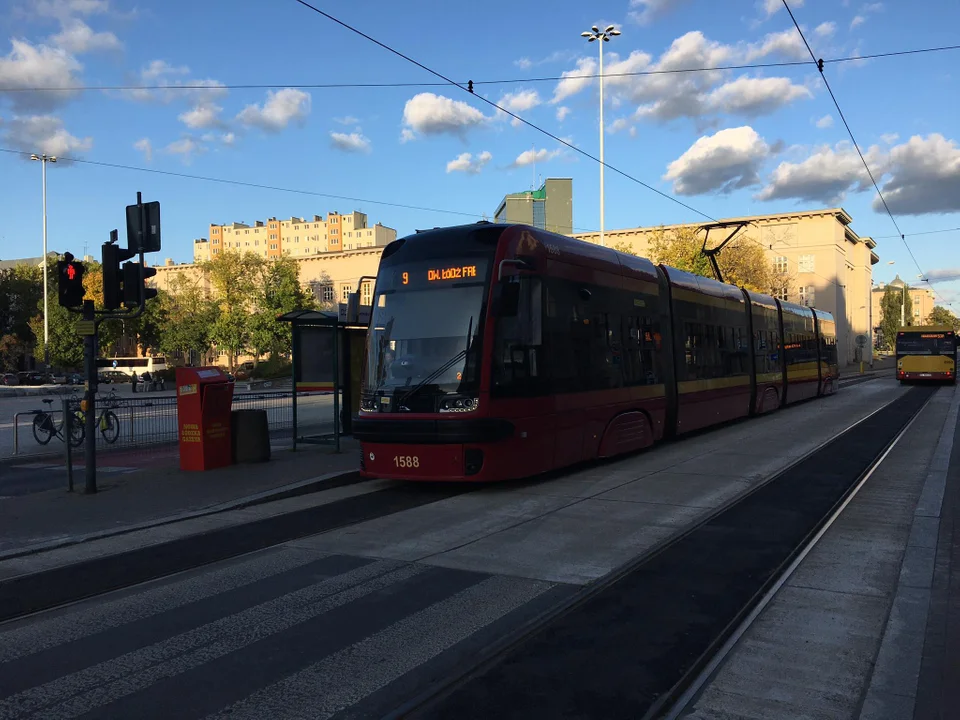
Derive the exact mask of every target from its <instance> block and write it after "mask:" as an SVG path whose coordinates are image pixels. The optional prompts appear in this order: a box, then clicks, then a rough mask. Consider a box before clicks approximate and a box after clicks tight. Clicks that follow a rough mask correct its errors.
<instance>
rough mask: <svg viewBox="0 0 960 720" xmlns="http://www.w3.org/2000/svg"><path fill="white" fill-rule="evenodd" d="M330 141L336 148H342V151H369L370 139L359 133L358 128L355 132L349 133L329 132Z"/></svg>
mask: <svg viewBox="0 0 960 720" xmlns="http://www.w3.org/2000/svg"><path fill="white" fill-rule="evenodd" d="M330 143H331V144H332V145H333V146H334V147H335V148H337V149H338V150H343V151H344V152H355V153H368V152H370V139H369V138H367V137H365V136H364V135H363V134H361V133H360V131H359V129H358V130H357V132H352V133H350V134H349V135H348V134H347V133H338V132H331V133H330Z"/></svg>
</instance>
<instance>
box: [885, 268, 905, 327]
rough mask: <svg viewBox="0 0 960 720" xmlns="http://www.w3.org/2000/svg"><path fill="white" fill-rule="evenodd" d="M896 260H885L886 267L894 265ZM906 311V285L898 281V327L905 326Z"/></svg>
mask: <svg viewBox="0 0 960 720" xmlns="http://www.w3.org/2000/svg"><path fill="white" fill-rule="evenodd" d="M896 264H897V261H896V260H887V265H896ZM906 310H907V284H906V283H905V282H904V281H903V280H901V281H900V327H903V326H905V325H906V324H907V321H906V318H905V316H904V314H905V312H906Z"/></svg>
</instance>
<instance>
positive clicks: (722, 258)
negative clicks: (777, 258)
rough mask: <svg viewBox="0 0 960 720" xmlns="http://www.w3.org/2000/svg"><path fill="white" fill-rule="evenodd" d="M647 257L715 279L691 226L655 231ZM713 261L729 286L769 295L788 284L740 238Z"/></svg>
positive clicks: (751, 244)
mask: <svg viewBox="0 0 960 720" xmlns="http://www.w3.org/2000/svg"><path fill="white" fill-rule="evenodd" d="M614 247H615V248H616V249H620V248H619V247H617V246H614ZM630 252H632V250H631V251H630ZM650 256H651V259H652V260H653V261H654V262H656V263H663V264H664V265H669V266H671V267H675V268H677V269H678V270H685V271H686V272H690V273H693V274H695V275H702V276H703V277H710V278H712V277H714V272H713V266H712V265H711V264H710V260H709V259H708V258H707V256H706V255H704V254H703V236H702V235H701V234H700V233H698V232H697V229H696V228H693V227H678V228H671V229H670V230H666V229H664V228H662V227H661V228H657V229H656V230H654V232H653V234H652V236H651V238H650ZM716 258H717V265H719V266H720V273H721V275H723V280H724V282H727V283H730V284H731V285H738V286H740V287H745V288H747V289H748V290H754V291H756V292H762V293H769V292H773V291H775V290H776V289H777V288H779V287H780V286H785V285H784V283H786V282H788V279H787V278H786V277H785V274H784V273H781V272H778V271H776V270H775V268H774V266H773V263H771V262H770V260H769V259H768V258H767V256H766V253H765V252H764V250H763V247H762V246H761V245H759V244H758V243H756V242H753V241H752V240H750V239H749V238H747V237H743V236H741V237H739V238H736V239H734V240H732V241H730V242H729V243H727V245H726V246H725V247H724V248H723V250H721V251H720V252H719V253H718V254H717V256H716Z"/></svg>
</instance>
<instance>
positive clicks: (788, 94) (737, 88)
mask: <svg viewBox="0 0 960 720" xmlns="http://www.w3.org/2000/svg"><path fill="white" fill-rule="evenodd" d="M811 97H813V93H811V92H810V91H809V90H808V89H807V88H805V87H803V86H802V85H794V84H793V83H792V82H791V81H790V79H789V78H783V77H775V78H751V77H741V78H737V79H736V80H734V81H733V82H729V83H727V84H726V85H722V86H720V87H718V88H717V89H716V90H714V91H713V92H711V93H710V94H709V95H708V96H707V97H706V103H705V104H706V107H707V108H708V109H709V110H710V111H712V112H717V113H730V114H733V115H743V116H746V117H756V116H757V115H767V114H770V113H773V112H775V111H776V110H779V109H780V108H781V107H784V106H786V105H789V104H790V103H792V102H793V101H794V100H799V99H800V98H811Z"/></svg>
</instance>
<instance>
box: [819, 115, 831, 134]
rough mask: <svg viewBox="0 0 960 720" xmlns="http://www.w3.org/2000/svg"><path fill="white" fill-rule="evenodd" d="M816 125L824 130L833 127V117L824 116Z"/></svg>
mask: <svg viewBox="0 0 960 720" xmlns="http://www.w3.org/2000/svg"><path fill="white" fill-rule="evenodd" d="M816 125H817V127H818V128H820V129H821V130H823V129H824V128H828V127H832V126H833V115H824V116H823V117H822V118H820V119H819V120H817V122H816Z"/></svg>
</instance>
